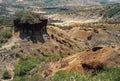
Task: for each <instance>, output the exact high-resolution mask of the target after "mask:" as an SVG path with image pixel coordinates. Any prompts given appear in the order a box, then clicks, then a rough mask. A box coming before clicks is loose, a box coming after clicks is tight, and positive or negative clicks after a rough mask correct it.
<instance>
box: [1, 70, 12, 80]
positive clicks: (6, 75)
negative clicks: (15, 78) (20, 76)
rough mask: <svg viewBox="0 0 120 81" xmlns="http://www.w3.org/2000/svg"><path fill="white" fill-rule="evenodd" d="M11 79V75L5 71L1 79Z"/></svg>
mask: <svg viewBox="0 0 120 81" xmlns="http://www.w3.org/2000/svg"><path fill="white" fill-rule="evenodd" d="M11 77H12V76H11V74H10V73H9V72H8V71H7V70H6V71H5V72H4V73H3V79H11Z"/></svg>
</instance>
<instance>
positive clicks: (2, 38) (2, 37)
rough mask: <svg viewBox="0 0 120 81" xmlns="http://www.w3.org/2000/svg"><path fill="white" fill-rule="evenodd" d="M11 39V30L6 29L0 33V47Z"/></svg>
mask: <svg viewBox="0 0 120 81" xmlns="http://www.w3.org/2000/svg"><path fill="white" fill-rule="evenodd" d="M10 37H12V28H9V29H6V30H4V31H3V32H1V33H0V46H2V43H5V42H7V40H8V39H9V38H10Z"/></svg>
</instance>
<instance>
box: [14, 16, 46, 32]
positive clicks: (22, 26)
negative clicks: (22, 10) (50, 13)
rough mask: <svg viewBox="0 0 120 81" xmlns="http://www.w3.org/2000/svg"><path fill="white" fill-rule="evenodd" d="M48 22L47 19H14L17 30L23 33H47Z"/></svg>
mask: <svg viewBox="0 0 120 81" xmlns="http://www.w3.org/2000/svg"><path fill="white" fill-rule="evenodd" d="M47 23H48V20H47V19H39V18H38V19H26V20H20V19H16V20H14V28H15V31H20V32H23V33H31V34H43V33H47V28H46V26H47Z"/></svg>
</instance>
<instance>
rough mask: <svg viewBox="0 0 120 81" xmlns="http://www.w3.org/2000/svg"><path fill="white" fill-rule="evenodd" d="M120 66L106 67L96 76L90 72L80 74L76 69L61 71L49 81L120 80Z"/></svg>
mask: <svg viewBox="0 0 120 81" xmlns="http://www.w3.org/2000/svg"><path fill="white" fill-rule="evenodd" d="M119 80H120V67H115V68H104V70H103V71H101V72H100V73H98V74H97V75H96V76H91V75H90V74H80V73H78V72H75V71H71V72H67V71H59V72H57V73H56V74H55V75H54V76H52V77H51V78H50V79H49V80H48V81H119Z"/></svg>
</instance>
